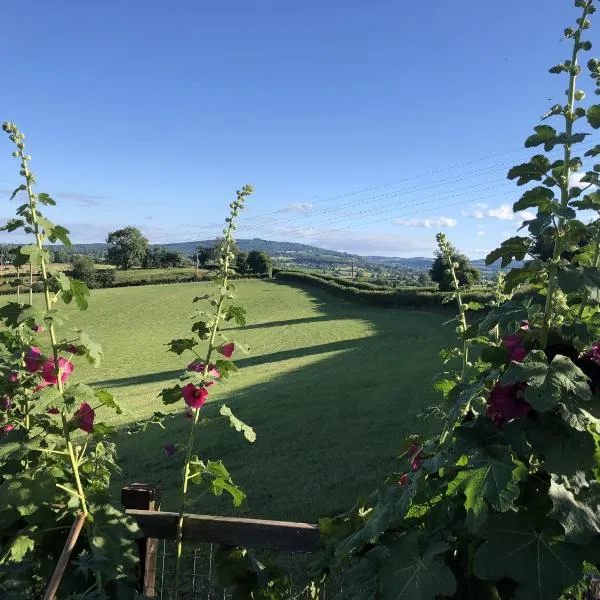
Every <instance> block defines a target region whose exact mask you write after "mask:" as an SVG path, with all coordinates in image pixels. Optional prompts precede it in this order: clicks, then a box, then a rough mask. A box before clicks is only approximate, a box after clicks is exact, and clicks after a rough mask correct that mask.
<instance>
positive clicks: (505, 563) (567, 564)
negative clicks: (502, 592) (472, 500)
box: [473, 512, 591, 600]
mask: <svg viewBox="0 0 600 600" xmlns="http://www.w3.org/2000/svg"><path fill="white" fill-rule="evenodd" d="M538 523H539V519H534V518H532V515H528V514H526V513H524V512H520V513H512V512H508V513H499V514H496V515H494V516H493V517H491V518H490V520H489V522H488V525H487V526H486V532H485V533H484V535H485V537H486V539H487V541H486V542H484V543H483V544H482V545H481V546H480V547H479V549H478V550H477V551H476V553H475V557H474V562H473V569H474V572H475V575H476V576H477V577H479V578H481V579H484V580H488V581H498V580H500V579H503V578H505V577H508V578H510V579H513V580H514V581H515V582H517V584H518V587H517V591H516V595H515V596H514V599H515V600H532V598H536V599H539V600H545V599H546V598H548V599H550V598H559V597H560V596H561V594H562V592H563V590H564V589H565V588H567V587H568V586H570V585H572V584H574V583H576V582H577V581H578V580H579V579H580V577H581V572H582V568H583V561H584V560H586V559H587V558H589V556H590V551H591V549H590V547H589V546H579V545H577V544H572V543H569V542H567V541H566V540H565V536H564V534H563V532H562V530H561V528H560V526H559V525H558V523H556V522H554V521H552V520H550V519H546V520H545V521H544V522H543V526H542V527H540V526H539V525H538ZM511 597H512V596H511Z"/></svg>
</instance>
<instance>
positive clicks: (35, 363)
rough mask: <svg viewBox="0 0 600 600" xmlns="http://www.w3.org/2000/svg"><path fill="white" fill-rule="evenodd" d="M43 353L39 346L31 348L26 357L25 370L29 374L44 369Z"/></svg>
mask: <svg viewBox="0 0 600 600" xmlns="http://www.w3.org/2000/svg"><path fill="white" fill-rule="evenodd" d="M42 362H43V358H42V351H41V350H40V349H39V348H38V347H37V346H32V347H31V348H29V352H27V354H26V355H25V370H26V371H28V372H29V373H37V372H38V371H39V370H40V368H41V367H42Z"/></svg>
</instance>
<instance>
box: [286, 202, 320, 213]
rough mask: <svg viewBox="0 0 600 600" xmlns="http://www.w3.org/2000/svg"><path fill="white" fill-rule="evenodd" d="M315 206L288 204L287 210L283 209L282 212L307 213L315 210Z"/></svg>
mask: <svg viewBox="0 0 600 600" xmlns="http://www.w3.org/2000/svg"><path fill="white" fill-rule="evenodd" d="M313 206H314V204H313V203H312V202H292V203H291V204H288V206H286V207H285V208H282V209H281V212H288V213H300V214H302V213H306V212H308V211H309V210H311V209H312V208H313Z"/></svg>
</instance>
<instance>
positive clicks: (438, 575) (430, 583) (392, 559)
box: [378, 532, 456, 600]
mask: <svg viewBox="0 0 600 600" xmlns="http://www.w3.org/2000/svg"><path fill="white" fill-rule="evenodd" d="M420 540H421V534H420V533H418V532H411V533H407V534H405V535H403V536H401V537H399V538H398V539H397V540H396V541H394V542H393V543H391V544H390V545H388V551H389V558H388V560H387V561H385V562H384V563H383V565H382V567H381V570H380V571H379V577H380V583H379V586H378V587H379V592H380V595H379V596H378V597H380V598H381V599H382V600H388V599H389V600H434V599H435V598H437V597H439V596H452V594H454V592H455V591H456V579H455V577H454V575H453V574H452V571H451V569H450V567H448V565H447V564H446V563H445V562H444V559H443V555H444V554H445V553H447V552H448V550H449V549H450V546H449V545H448V544H445V543H443V542H432V543H430V544H429V545H428V546H427V547H426V548H425V549H424V550H422V549H421V548H420V544H419V542H420Z"/></svg>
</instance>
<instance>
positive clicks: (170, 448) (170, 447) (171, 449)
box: [165, 444, 176, 458]
mask: <svg viewBox="0 0 600 600" xmlns="http://www.w3.org/2000/svg"><path fill="white" fill-rule="evenodd" d="M175 451H176V448H175V444H167V445H166V446H165V456H168V457H169V458H170V457H171V456H173V454H175Z"/></svg>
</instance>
